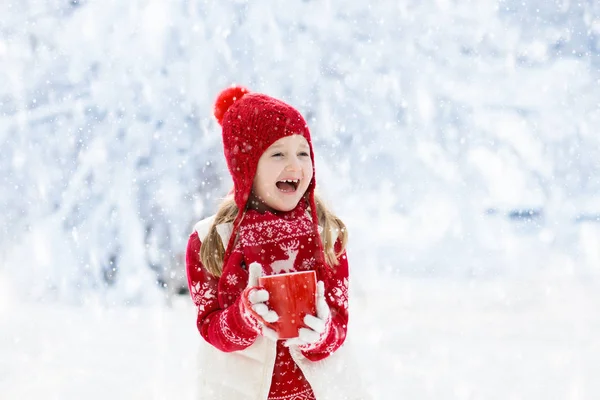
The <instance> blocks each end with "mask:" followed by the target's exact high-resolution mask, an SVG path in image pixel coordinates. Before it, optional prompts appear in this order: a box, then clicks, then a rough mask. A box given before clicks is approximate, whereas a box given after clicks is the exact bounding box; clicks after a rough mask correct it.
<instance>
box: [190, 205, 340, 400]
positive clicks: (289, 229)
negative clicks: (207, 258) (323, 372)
mask: <svg viewBox="0 0 600 400" xmlns="http://www.w3.org/2000/svg"><path fill="white" fill-rule="evenodd" d="M316 240H319V239H318V237H317V239H316ZM200 246H201V241H200V238H198V235H197V233H196V232H194V233H192V234H191V235H190V238H189V242H188V248H187V256H186V264H187V274H188V283H189V286H190V293H191V295H192V299H193V301H194V303H195V304H196V306H197V309H198V319H197V326H198V330H199V331H200V334H201V335H202V337H203V338H204V339H205V340H206V341H207V342H208V343H210V344H211V345H213V346H215V347H216V348H217V349H219V350H222V351H224V352H231V351H236V350H242V349H245V348H246V347H248V346H250V345H251V344H252V343H254V341H255V340H256V337H257V335H258V334H259V333H258V332H257V330H256V327H255V325H254V324H252V323H249V322H248V319H247V317H246V316H243V315H241V313H240V307H239V302H240V298H241V296H240V294H241V292H242V291H243V290H244V288H245V287H246V285H247V282H248V271H247V268H246V266H247V265H250V264H251V263H252V262H255V261H256V262H259V263H260V264H261V265H262V266H263V271H264V273H265V274H266V275H271V274H279V273H283V272H294V271H305V270H315V271H316V273H317V279H318V280H322V281H323V282H324V284H325V296H326V300H327V303H328V304H329V307H330V309H331V323H330V324H329V326H328V329H327V330H326V331H325V333H324V334H323V335H322V336H321V340H320V341H319V342H317V343H315V344H314V345H311V347H310V348H306V349H304V350H303V351H302V353H303V354H304V356H305V357H307V358H308V359H309V360H312V361H318V360H321V359H323V358H325V357H327V356H328V355H330V354H331V353H333V352H334V351H335V350H337V349H338V348H339V347H340V346H341V345H342V343H343V342H344V340H345V338H346V330H347V323H348V262H347V259H346V253H345V252H344V253H343V254H342V255H341V256H340V257H339V259H338V262H339V264H338V265H337V266H335V267H333V268H330V267H317V266H316V264H317V263H316V261H315V259H316V251H317V246H316V243H315V235H314V234H313V231H312V222H311V218H310V215H309V214H308V213H307V211H306V206H305V205H304V202H302V201H301V202H300V203H299V205H298V206H297V207H296V208H295V209H294V210H292V211H290V212H287V213H271V212H268V211H267V212H265V213H264V214H261V213H259V212H257V211H254V210H248V211H247V213H246V215H245V216H244V219H243V221H242V224H241V226H240V229H239V236H238V240H237V243H236V245H235V248H234V250H233V252H232V254H231V257H230V258H229V262H228V264H227V265H226V266H224V268H223V274H222V275H221V276H220V277H216V276H213V275H211V274H210V273H209V272H208V271H207V270H206V269H205V268H204V266H203V265H202V263H201V262H200V256H199V254H200ZM339 246H340V243H339V241H338V242H336V250H339ZM269 399H277V400H292V399H296V400H310V399H314V394H313V392H312V389H311V387H310V384H309V382H308V381H307V380H306V379H305V378H304V375H303V374H302V371H301V370H300V368H298V367H297V365H296V363H295V362H294V360H293V359H292V357H291V355H290V352H289V349H288V348H287V347H285V346H283V341H282V340H280V341H278V342H277V357H276V360H275V366H274V369H273V377H272V380H271V389H270V393H269Z"/></svg>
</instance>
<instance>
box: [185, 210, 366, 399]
mask: <svg viewBox="0 0 600 400" xmlns="http://www.w3.org/2000/svg"><path fill="white" fill-rule="evenodd" d="M213 219H214V216H213V217H209V218H207V219H204V220H202V221H200V222H198V223H197V224H196V226H195V227H194V230H195V231H196V232H197V234H198V238H199V239H200V241H201V242H203V241H204V239H205V237H206V235H207V234H208V231H209V228H210V226H211V225H212V222H213ZM231 231H232V224H221V225H218V226H217V232H218V233H219V236H220V237H221V240H222V242H223V244H224V246H227V243H228V242H229V237H230V236H231ZM200 343H201V344H200V349H199V353H198V369H197V371H198V388H197V390H198V393H197V398H198V399H202V400H267V398H268V395H269V389H270V386H271V377H272V375H273V368H274V366H275V357H276V353H275V349H276V344H275V342H273V341H272V340H269V339H267V338H265V337H263V336H259V337H258V338H257V339H256V341H255V342H254V343H253V344H252V345H250V346H249V347H248V348H246V349H244V350H240V351H234V352H230V353H226V352H223V351H221V350H218V349H217V348H215V347H213V346H212V345H211V344H209V343H207V342H206V341H204V340H203V339H201V340H200ZM290 352H291V355H292V358H293V359H294V361H296V364H297V365H298V367H300V369H301V370H302V372H303V373H304V376H305V378H306V379H307V380H308V382H309V383H310V385H311V387H312V389H313V392H314V393H315V396H316V398H317V400H367V399H370V397H369V396H368V395H367V394H366V391H364V389H363V387H362V383H361V379H360V376H359V374H358V373H357V371H356V363H354V362H353V357H352V354H351V353H352V352H351V351H350V350H349V348H348V343H347V342H346V343H345V344H344V345H342V347H340V348H339V349H338V350H337V351H336V352H335V353H333V354H332V355H330V356H329V357H327V358H325V359H323V360H320V361H316V362H314V361H310V360H309V359H307V358H306V357H304V356H303V355H302V353H301V352H300V351H298V350H296V349H293V348H292V349H290Z"/></svg>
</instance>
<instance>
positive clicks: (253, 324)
mask: <svg viewBox="0 0 600 400" xmlns="http://www.w3.org/2000/svg"><path fill="white" fill-rule="evenodd" d="M255 289H257V288H256V287H249V288H246V289H245V290H244V291H243V292H242V294H241V296H240V297H239V298H238V310H239V313H240V319H241V320H242V322H243V323H244V325H245V326H246V327H247V328H248V329H250V330H252V331H253V332H255V333H257V334H261V333H262V323H261V320H260V319H259V317H257V316H256V314H255V313H254V312H253V310H252V309H251V307H252V306H251V304H250V301H249V300H248V295H250V292H251V291H252V290H255Z"/></svg>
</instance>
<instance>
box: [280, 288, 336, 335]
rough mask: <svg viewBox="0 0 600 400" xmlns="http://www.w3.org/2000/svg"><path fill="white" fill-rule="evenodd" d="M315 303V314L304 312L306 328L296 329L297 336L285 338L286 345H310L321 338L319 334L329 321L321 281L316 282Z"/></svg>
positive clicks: (323, 330)
mask: <svg viewBox="0 0 600 400" xmlns="http://www.w3.org/2000/svg"><path fill="white" fill-rule="evenodd" d="M316 305H317V315H316V316H314V315H310V314H306V316H305V317H304V324H306V326H308V328H300V329H299V330H298V337H295V338H292V339H288V340H286V341H285V343H284V344H285V345H286V346H288V347H289V346H301V347H307V346H309V347H310V345H314V344H315V343H317V342H318V341H319V340H320V339H321V336H322V335H323V333H325V331H326V330H327V328H328V326H329V324H330V323H331V318H330V316H331V311H330V310H329V305H328V304H327V301H326V300H325V285H324V284H323V281H319V282H318V283H317V304H316Z"/></svg>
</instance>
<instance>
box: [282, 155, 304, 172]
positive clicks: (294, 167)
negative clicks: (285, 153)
mask: <svg viewBox="0 0 600 400" xmlns="http://www.w3.org/2000/svg"><path fill="white" fill-rule="evenodd" d="M285 169H286V170H287V171H300V170H301V169H302V166H301V165H300V160H299V159H298V157H290V160H289V162H288V163H287V165H286V166H285Z"/></svg>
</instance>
